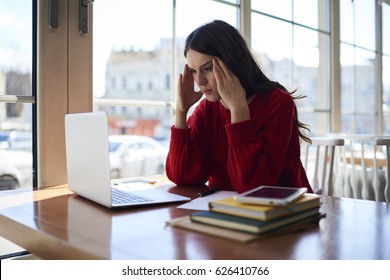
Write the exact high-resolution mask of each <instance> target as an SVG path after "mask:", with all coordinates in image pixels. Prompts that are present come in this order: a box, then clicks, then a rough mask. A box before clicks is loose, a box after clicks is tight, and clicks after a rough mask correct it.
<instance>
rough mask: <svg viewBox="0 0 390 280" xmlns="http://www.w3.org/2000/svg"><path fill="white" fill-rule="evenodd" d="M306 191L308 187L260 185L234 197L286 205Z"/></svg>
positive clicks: (259, 202)
mask: <svg viewBox="0 0 390 280" xmlns="http://www.w3.org/2000/svg"><path fill="white" fill-rule="evenodd" d="M306 192H307V189H306V188H288V187H274V186H260V187H257V188H255V189H252V190H250V191H247V192H244V193H242V194H239V195H236V196H234V199H236V200H237V201H240V202H244V203H251V204H262V205H272V206H285V205H288V204H290V203H291V202H293V201H295V200H296V199H298V198H300V197H301V196H302V195H303V194H304V193H306Z"/></svg>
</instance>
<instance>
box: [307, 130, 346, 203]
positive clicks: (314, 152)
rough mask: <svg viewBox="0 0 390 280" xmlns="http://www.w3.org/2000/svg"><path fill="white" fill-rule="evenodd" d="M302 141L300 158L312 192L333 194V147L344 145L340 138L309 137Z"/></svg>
mask: <svg viewBox="0 0 390 280" xmlns="http://www.w3.org/2000/svg"><path fill="white" fill-rule="evenodd" d="M311 140H312V143H311V144H310V143H307V142H304V143H302V160H303V166H304V168H305V170H306V173H307V175H308V176H309V180H310V178H311V186H312V189H313V191H314V192H316V193H319V194H324V195H330V196H333V194H334V189H333V185H334V183H333V181H334V179H333V174H334V169H335V165H334V163H335V149H336V147H337V146H343V145H344V139H341V138H320V137H313V138H311Z"/></svg>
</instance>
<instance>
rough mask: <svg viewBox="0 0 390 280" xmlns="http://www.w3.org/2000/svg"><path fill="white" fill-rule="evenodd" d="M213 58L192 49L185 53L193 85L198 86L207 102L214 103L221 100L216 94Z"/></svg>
mask: <svg viewBox="0 0 390 280" xmlns="http://www.w3.org/2000/svg"><path fill="white" fill-rule="evenodd" d="M212 58H213V56H211V55H206V54H203V53H200V52H197V51H194V50H192V49H189V50H188V52H187V64H188V68H189V70H190V73H191V74H192V76H193V78H194V81H195V83H196V84H197V85H198V87H199V88H200V90H201V91H202V93H203V94H204V95H205V97H206V98H207V100H209V101H211V102H215V101H218V100H220V99H221V96H220V95H219V93H218V89H217V82H216V80H215V76H214V73H213V62H212V61H211V59H212Z"/></svg>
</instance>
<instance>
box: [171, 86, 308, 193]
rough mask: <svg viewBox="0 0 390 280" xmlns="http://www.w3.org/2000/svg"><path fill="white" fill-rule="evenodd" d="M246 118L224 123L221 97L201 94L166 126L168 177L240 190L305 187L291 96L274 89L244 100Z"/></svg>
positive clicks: (226, 112)
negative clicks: (183, 124)
mask: <svg viewBox="0 0 390 280" xmlns="http://www.w3.org/2000/svg"><path fill="white" fill-rule="evenodd" d="M249 111H250V116H251V119H250V120H247V121H243V122H239V123H234V124H231V123H230V120H231V118H230V111H229V110H227V109H226V108H224V107H223V105H222V103H221V102H209V101H208V100H206V99H204V100H202V101H201V102H200V103H199V105H198V106H197V107H196V108H195V110H194V112H193V114H192V115H191V116H190V117H189V119H188V121H187V126H188V128H186V129H178V128H175V127H174V126H172V128H171V141H170V149H169V153H168V157H167V161H166V172H167V176H168V178H169V179H170V180H171V181H172V182H174V183H176V184H177V185H179V186H189V185H202V184H204V183H206V182H207V181H208V186H209V188H214V187H218V188H221V189H224V190H236V191H237V192H239V193H241V192H244V191H246V190H249V189H252V188H254V187H257V186H260V185H274V186H289V187H306V188H308V191H309V192H312V189H311V187H310V184H309V182H308V180H307V176H306V173H305V170H304V169H303V166H302V163H301V160H300V144H299V136H298V128H297V124H296V122H295V109H294V101H293V99H292V97H291V96H290V94H289V93H287V92H284V91H282V90H279V89H274V90H273V91H272V92H270V93H268V94H267V95H265V96H262V95H257V96H256V97H255V98H254V99H253V100H252V102H251V103H250V104H249Z"/></svg>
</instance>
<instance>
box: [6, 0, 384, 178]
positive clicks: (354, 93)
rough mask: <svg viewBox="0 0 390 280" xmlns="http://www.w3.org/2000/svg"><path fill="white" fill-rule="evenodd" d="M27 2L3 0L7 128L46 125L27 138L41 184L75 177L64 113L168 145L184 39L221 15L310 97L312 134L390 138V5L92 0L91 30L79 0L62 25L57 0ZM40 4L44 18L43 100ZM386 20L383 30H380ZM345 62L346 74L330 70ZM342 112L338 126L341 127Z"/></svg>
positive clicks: (302, 106) (276, 73) (65, 6)
mask: <svg viewBox="0 0 390 280" xmlns="http://www.w3.org/2000/svg"><path fill="white" fill-rule="evenodd" d="M23 1H24V2H20V1H19V2H18V7H17V8H15V7H14V6H15V4H14V3H13V2H15V1H10V0H3V1H1V2H0V8H1V9H0V14H1V17H0V48H1V49H0V50H1V51H2V53H4V54H7V55H2V56H1V58H0V130H1V131H2V132H4V130H6V131H5V132H6V134H7V133H9V132H11V131H10V128H11V127H12V128H15V127H18V132H19V131H20V130H23V131H22V132H28V133H32V134H34V130H36V135H34V136H33V137H32V139H33V140H31V144H29V145H30V146H34V145H35V146H38V147H37V150H39V151H41V152H40V153H39V154H35V155H34V157H32V155H30V156H29V160H28V161H29V162H30V165H32V163H33V162H36V166H37V168H36V169H33V168H32V167H30V169H29V170H30V171H29V172H28V173H29V174H30V178H31V179H34V178H37V177H38V178H40V179H39V180H38V181H39V182H38V185H39V186H52V185H56V184H62V183H65V182H66V164H65V147H64V134H63V133H64V132H63V117H64V114H66V113H73V112H82V111H88V110H103V111H106V112H108V114H109V118H110V129H111V130H110V132H111V134H139V135H146V136H149V137H150V138H154V139H155V140H157V141H159V142H160V143H162V145H165V147H166V146H167V142H168V139H169V134H170V127H171V125H172V123H173V116H174V107H175V106H174V104H175V97H176V86H177V77H178V75H179V73H180V72H181V71H182V69H183V65H184V63H185V62H186V60H185V58H184V57H183V47H184V39H185V38H186V36H187V35H188V34H189V33H190V32H191V31H192V30H193V29H194V28H196V27H198V26H199V25H200V24H202V23H205V22H208V21H210V20H212V19H222V20H225V21H227V22H229V23H230V24H232V25H233V26H236V27H237V28H239V29H240V30H241V31H243V34H245V35H246V36H247V37H248V39H249V37H250V39H251V46H252V48H253V50H254V51H255V52H256V54H257V56H258V58H259V60H260V62H261V64H262V65H263V66H264V69H265V70H266V72H267V73H268V75H269V76H270V77H271V78H272V79H274V80H277V81H279V82H280V83H281V84H283V85H285V86H286V87H287V88H288V89H289V90H293V89H297V93H299V94H302V95H306V96H307V98H304V99H302V100H299V101H298V103H297V104H298V112H299V117H300V119H301V120H302V121H303V122H304V123H308V124H309V125H310V127H311V131H312V134H313V135H315V136H321V135H326V134H327V133H328V132H353V133H358V132H359V133H377V132H385V133H390V125H389V123H390V109H389V108H390V107H389V106H390V81H389V77H390V48H389V46H390V43H389V36H385V35H387V34H388V33H389V30H388V29H389V26H390V22H389V20H390V19H389V18H390V16H389V14H390V11H389V5H388V4H387V2H388V1H376V0H375V1H374V0H372V1H367V0H354V1H351V0H339V1H330V0H299V1H293V0H274V1H266V0H256V1H255V0H253V1H250V0H241V1H239V0H229V1H224V0H175V1H174V0H159V1H156V0H145V1H136V0H114V1H110V0H99V1H94V2H93V4H92V5H93V9H91V10H90V11H93V22H92V20H91V19H90V22H89V24H90V33H88V34H86V35H81V34H80V32H79V30H78V2H79V1H71V0H63V1H59V3H60V9H59V13H60V17H59V28H57V29H56V30H50V29H49V28H48V24H47V22H48V18H47V10H48V7H47V4H48V1H44V0H37V1H26V0H23ZM32 3H33V4H32ZM35 3H37V4H35ZM113 3H115V5H114V4H113ZM248 3H251V5H248ZM334 3H336V4H339V5H340V17H339V18H338V19H339V20H340V21H341V22H340V24H339V25H338V23H337V20H336V21H335V22H333V23H332V24H331V23H330V21H331V20H332V18H331V13H330V8H334V6H332V5H333V4H334ZM19 4H24V5H19ZM33 5H36V6H37V7H36V10H37V14H38V15H39V16H40V17H41V18H40V20H39V21H38V23H37V30H38V31H37V34H39V38H37V41H38V42H39V49H36V52H37V53H38V56H39V58H40V61H39V63H37V67H38V70H37V71H36V72H37V74H38V75H37V80H38V82H37V86H36V87H38V88H37V89H36V96H35V95H34V90H35V89H34V87H35V86H34V82H35V81H34V79H33V76H34V69H33V64H32V59H33V58H34V57H33V55H32V54H33V46H34V44H32V42H33V39H32V38H33V32H32V29H31V22H32V14H33V10H34V7H33ZM250 6H251V7H250ZM118 7H120V8H118ZM249 7H250V8H249ZM281 7H282V8H281ZM378 11H380V12H378ZM241 17H243V18H244V19H248V22H249V23H248V22H246V21H243V20H242V18H241ZM91 18H92V17H91ZM13 19H17V20H13ZM112 22H115V23H116V24H115V25H113V24H112ZM151 22H152V23H153V24H151ZM379 22H380V23H381V27H382V29H378V28H377V27H376V26H377V24H378V23H379ZM270 27H272V28H270ZM330 27H332V30H333V28H336V30H337V27H340V40H341V43H340V44H339V48H340V53H341V55H340V57H334V56H332V55H331V53H330V47H329V45H330V43H332V47H333V46H334V44H333V42H334V41H333V40H332V39H333V38H335V37H336V35H337V34H332V33H331V32H333V31H332V30H331V29H330ZM15 30H16V32H14V31H15ZM10 31H11V32H10ZM269 31H272V32H269ZM379 32H381V33H379ZM92 37H93V38H92ZM378 38H381V40H380V41H381V43H380V44H377V42H378ZM336 41H337V38H336ZM92 45H93V46H92ZM92 48H93V50H92ZM25 55H27V57H26V56H25ZM28 56H29V57H28ZM92 56H93V57H92ZM9 58H11V59H9ZM92 58H93V63H92ZM338 62H340V63H341V73H337V72H336V71H333V70H334V69H333V68H332V67H334V65H336V64H338ZM92 64H93V67H92ZM92 72H93V78H92ZM335 72H336V73H335ZM333 75H337V77H338V76H340V77H341V86H340V87H338V85H337V84H336V86H334V85H333V84H332V82H333V81H332V79H333V77H334V76H333ZM361 77H364V79H363V78H361ZM92 81H93V88H92ZM378 85H381V86H378ZM338 90H340V93H338V92H337V91H338ZM334 96H336V97H337V98H338V97H339V96H341V98H340V100H341V108H340V110H339V108H337V106H333V105H334V102H335V100H336V102H338V101H337V98H334ZM381 101H382V103H381ZM35 103H38V104H39V108H37V109H36V110H35V106H36V105H35ZM34 110H35V111H36V115H37V116H36V118H34V117H33V114H34ZM335 115H337V117H336V118H334V116H335ZM339 116H341V117H340V122H341V125H340V129H336V130H340V131H334V129H335V127H334V125H335V124H334V120H336V122H337V121H339ZM10 120H12V122H10ZM330 120H333V122H331V121H330ZM367 124H369V125H367ZM372 124H374V125H372ZM376 124H378V125H376ZM11 125H12V126H11ZM336 125H339V123H337V124H336ZM332 126H333V127H332ZM35 139H38V140H37V141H35V144H34V145H33V143H34V140H35ZM28 141H30V140H28ZM21 142H23V141H21ZM21 142H19V143H21ZM24 143H25V141H24ZM7 145H10V144H8V143H5V144H2V147H5V146H7ZM0 150H4V148H3V149H0ZM0 162H1V164H2V163H3V161H0ZM37 172H38V173H37ZM33 173H34V174H35V176H32V174H33ZM37 174H38V175H37ZM29 185H30V186H31V184H29Z"/></svg>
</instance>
